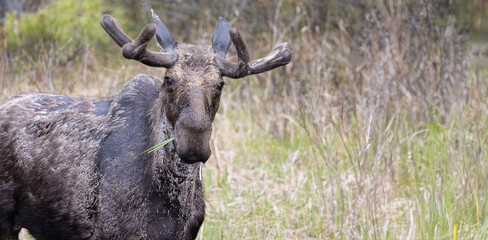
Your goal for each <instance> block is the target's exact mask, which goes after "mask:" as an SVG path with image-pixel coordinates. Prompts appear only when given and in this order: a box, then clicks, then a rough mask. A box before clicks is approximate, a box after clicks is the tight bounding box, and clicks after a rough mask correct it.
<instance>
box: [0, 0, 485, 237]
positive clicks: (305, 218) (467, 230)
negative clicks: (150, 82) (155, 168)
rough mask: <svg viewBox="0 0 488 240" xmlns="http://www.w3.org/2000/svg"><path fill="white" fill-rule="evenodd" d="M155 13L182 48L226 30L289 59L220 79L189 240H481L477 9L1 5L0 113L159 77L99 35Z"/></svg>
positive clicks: (481, 75) (240, 2)
mask: <svg viewBox="0 0 488 240" xmlns="http://www.w3.org/2000/svg"><path fill="white" fill-rule="evenodd" d="M151 8H153V9H154V10H155V12H156V13H157V14H158V15H159V16H160V17H161V19H162V20H163V21H164V22H165V23H166V25H167V26H168V27H169V28H170V30H171V31H172V33H173V35H174V36H175V38H176V39H177V41H179V42H187V43H193V44H201V45H210V43H211V36H212V33H213V29H214V27H215V24H216V22H217V19H218V17H219V16H223V17H225V18H227V19H228V20H229V22H230V23H231V25H232V26H233V27H236V28H238V29H239V30H240V32H241V34H242V35H243V37H244V38H245V39H246V40H247V43H248V45H249V47H250V51H251V58H253V59H256V58H261V57H264V56H265V55H266V54H267V53H268V52H269V51H270V50H271V49H272V47H273V46H274V45H275V44H276V43H279V42H285V41H286V42H289V43H290V44H291V45H292V47H293V52H294V56H293V60H292V62H291V63H290V64H288V65H287V66H285V67H282V68H278V69H275V70H273V71H271V72H267V73H264V74H260V75H257V76H249V77H246V78H244V79H239V80H233V79H226V83H227V86H226V87H225V88H224V93H223V95H222V100H221V101H222V102H221V107H220V110H219V112H218V115H217V117H216V120H215V122H214V132H213V136H212V140H211V143H212V152H213V154H212V157H211V159H210V160H209V161H208V162H207V165H206V167H205V168H204V176H203V178H204V183H205V191H206V199H207V200H206V205H207V214H206V219H205V222H204V225H203V226H202V228H201V232H200V233H199V236H198V239H486V238H487V237H488V100H487V94H488V1H487V0H470V1H463V0H342V1H341V0H328V1H324V0H297V1H293V0H229V1H212V0H168V1H164V0H161V1H156V0H119V1H117V0H84V1H78V0H0V41H1V45H0V103H4V102H5V101H6V100H8V99H9V98H11V97H12V96H15V95H17V94H20V93H22V92H47V93H56V94H66V95H76V96H87V97H109V96H111V95H114V94H116V93H117V92H118V91H119V90H120V88H121V86H122V85H123V84H124V83H125V82H127V81H128V80H129V79H130V77H131V76H134V75H136V74H138V73H144V72H147V73H151V74H154V75H156V76H159V77H161V76H163V74H164V71H165V70H164V69H154V68H149V67H146V66H144V65H142V64H140V63H138V62H135V61H129V60H126V59H123V57H122V56H121V54H120V48H119V47H118V46H117V45H116V44H115V43H114V42H112V40H111V39H110V38H109V37H108V35H107V34H106V33H105V32H104V31H103V29H102V28H101V27H100V24H99V20H100V17H101V16H102V14H104V13H110V14H112V15H113V16H115V17H116V18H118V19H119V20H120V22H121V25H122V27H123V28H124V29H125V30H126V32H127V33H128V34H129V35H130V36H133V37H135V36H136V35H137V34H138V33H139V31H140V30H141V29H142V28H143V26H145V24H147V23H149V22H151V21H152V20H151V16H150V9H151ZM150 48H152V49H153V50H155V49H157V48H156V43H155V42H154V41H153V43H151V44H150ZM229 57H230V58H233V59H236V54H235V49H234V48H233V47H231V50H230V54H229ZM26 177H29V176H26ZM27 238H28V236H27Z"/></svg>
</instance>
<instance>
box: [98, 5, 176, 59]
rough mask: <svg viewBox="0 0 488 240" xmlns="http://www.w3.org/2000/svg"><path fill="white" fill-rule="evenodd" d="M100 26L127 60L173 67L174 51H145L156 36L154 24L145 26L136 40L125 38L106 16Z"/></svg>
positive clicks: (118, 27) (112, 18) (113, 20)
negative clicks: (120, 48) (120, 49)
mask: <svg viewBox="0 0 488 240" xmlns="http://www.w3.org/2000/svg"><path fill="white" fill-rule="evenodd" d="M100 24H101V25H102V27H103V29H105V31H106V32H107V33H108V35H110V37H112V39H113V40H114V41H115V42H116V43H117V44H118V45H119V46H120V47H122V55H123V56H124V57H125V58H127V59H133V60H136V61H139V62H141V63H143V64H145V65H148V66H151V67H164V68H169V67H171V66H173V64H175V62H176V60H177V59H178V54H177V53H176V52H175V51H170V52H153V51H150V50H147V44H148V42H149V41H150V40H151V38H153V37H154V34H156V25H154V24H148V25H146V27H144V29H143V30H142V31H141V33H140V34H139V36H138V37H137V38H136V40H132V39H131V38H130V37H129V36H127V34H125V33H124V31H123V30H122V27H121V26H120V23H119V21H118V20H117V19H115V18H114V17H112V16H110V15H108V14H105V15H103V16H102V19H101V21H100Z"/></svg>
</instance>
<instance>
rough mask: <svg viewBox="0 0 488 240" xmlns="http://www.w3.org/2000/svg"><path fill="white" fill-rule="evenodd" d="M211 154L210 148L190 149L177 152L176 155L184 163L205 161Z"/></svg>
mask: <svg viewBox="0 0 488 240" xmlns="http://www.w3.org/2000/svg"><path fill="white" fill-rule="evenodd" d="M210 155H211V151H210V149H209V150H208V151H198V152H192V151H185V152H182V153H178V156H179V157H180V158H181V160H183V162H185V163H190V164H191V163H196V162H202V163H205V162H206V161H207V160H208V159H209V158H210Z"/></svg>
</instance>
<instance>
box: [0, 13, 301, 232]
mask: <svg viewBox="0 0 488 240" xmlns="http://www.w3.org/2000/svg"><path fill="white" fill-rule="evenodd" d="M153 18H154V21H155V24H148V25H147V26H146V27H145V28H144V29H143V30H142V31H141V33H140V34H139V36H138V37H137V38H136V39H135V40H132V39H131V38H130V37H128V36H127V35H126V34H125V33H124V31H123V30H122V28H121V26H120V24H119V22H118V20H117V19H115V18H113V17H112V16H110V15H104V16H103V17H102V18H101V25H102V27H103V28H104V29H105V31H106V32H107V33H108V34H109V35H110V37H112V39H113V40H114V41H115V42H116V43H117V44H118V45H119V46H120V47H121V48H122V54H123V56H124V57H125V58H128V59H133V60H136V61H139V62H141V63H143V64H145V65H148V66H152V67H163V68H166V73H165V75H164V78H163V79H159V78H158V77H155V76H151V75H146V74H141V75H137V76H135V77H133V78H132V79H131V80H130V81H129V82H128V83H126V84H125V85H124V86H123V88H122V90H121V91H120V92H119V93H118V94H117V95H115V96H114V97H112V98H107V99H92V98H85V97H71V96H59V95H51V94H24V95H20V96H17V97H14V98H13V99H11V100H9V101H8V102H6V103H5V104H3V105H2V106H0V239H18V233H19V231H20V230H21V228H26V229H28V230H29V232H30V233H31V235H32V236H34V237H35V238H36V239H38V240H39V239H51V240H52V239H194V238H195V237H196V235H197V233H198V231H199V228H200V226H201V225H202V222H203V219H204V215H205V202H204V191H203V185H202V179H201V164H200V163H202V162H203V163H204V162H206V161H207V160H208V158H209V157H210V154H211V151H210V146H209V139H210V135H211V132H212V122H213V120H214V117H215V114H216V112H217V109H218V107H219V101H220V96H221V94H222V88H223V87H224V81H223V77H229V78H242V77H245V76H247V75H251V74H258V73H262V72H265V71H269V70H271V69H274V68H276V67H279V66H282V65H285V64H287V63H289V62H290V60H291V58H292V50H291V47H290V45H289V44H288V43H282V44H278V45H276V47H275V48H274V49H273V50H272V51H271V53H270V54H269V55H268V56H266V57H264V58H261V59H258V60H254V61H250V57H249V51H248V47H247V45H246V43H245V41H244V40H243V38H242V37H241V35H240V34H239V32H238V31H237V30H236V29H234V28H231V27H230V24H229V23H228V22H227V21H226V20H225V19H224V18H220V19H219V20H218V23H217V25H216V28H215V30H214V33H213V36H212V46H211V47H205V46H195V45H191V44H179V43H177V42H176V41H175V40H174V38H173V36H172V35H171V33H170V31H169V30H168V28H167V27H166V26H165V25H164V23H163V22H162V21H160V20H159V17H158V16H157V15H155V14H154V12H153ZM154 35H155V36H156V40H157V42H158V44H159V46H160V48H161V51H158V52H153V51H150V50H148V49H147V44H148V42H149V41H150V40H151V39H152V38H153V37H154ZM231 43H233V44H234V46H235V48H236V51H237V56H238V60H237V62H236V63H235V62H232V61H229V60H226V55H227V52H228V49H229V47H230V45H231ZM173 137H174V141H173V142H171V143H170V144H167V145H165V146H164V147H161V148H159V149H157V150H156V151H154V152H151V153H142V152H144V150H146V149H148V148H150V147H151V146H154V145H156V144H158V143H160V142H162V141H164V140H167V139H170V138H173Z"/></svg>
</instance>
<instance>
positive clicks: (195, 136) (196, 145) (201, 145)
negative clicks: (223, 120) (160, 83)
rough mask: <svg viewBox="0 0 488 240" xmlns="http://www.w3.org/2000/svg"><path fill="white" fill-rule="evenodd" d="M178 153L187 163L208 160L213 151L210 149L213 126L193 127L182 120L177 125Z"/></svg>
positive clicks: (176, 141)
mask: <svg viewBox="0 0 488 240" xmlns="http://www.w3.org/2000/svg"><path fill="white" fill-rule="evenodd" d="M175 133H176V134H175V143H176V153H177V154H178V156H179V157H180V158H181V160H183V162H186V163H196V162H203V163H204V162H206V161H207V160H208V159H209V158H210V155H211V154H212V151H211V150H210V144H209V141H210V135H211V134H212V126H211V125H210V126H207V127H205V128H202V129H201V128H192V127H188V126H185V124H182V123H181V121H177V122H176V126H175Z"/></svg>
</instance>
